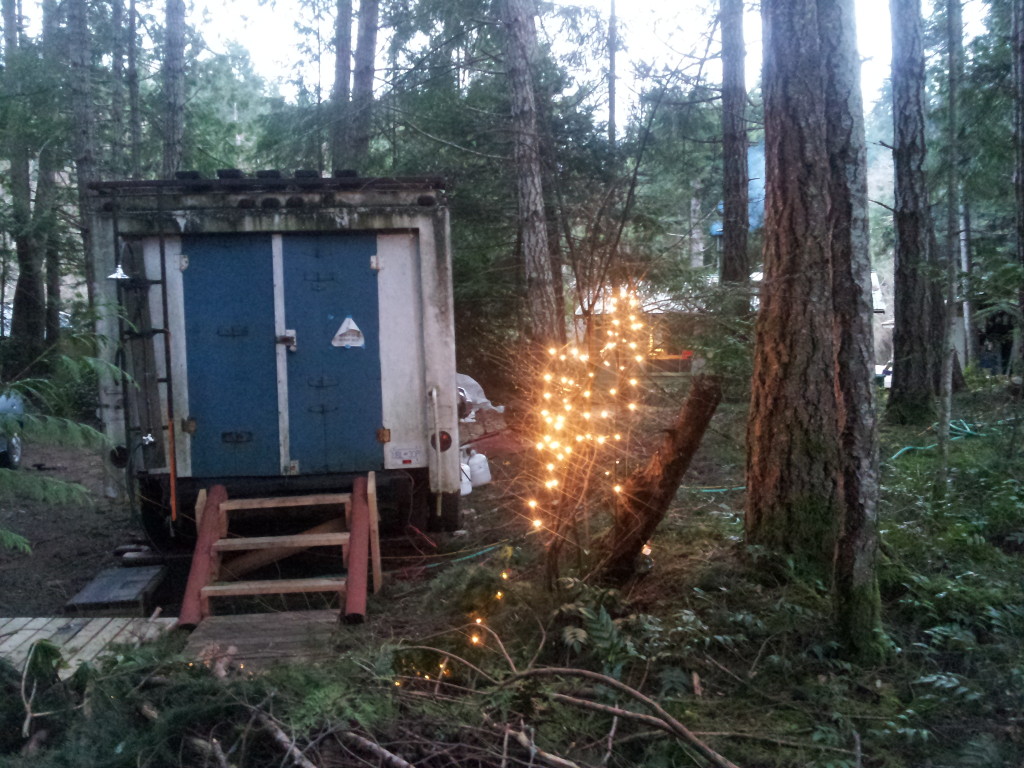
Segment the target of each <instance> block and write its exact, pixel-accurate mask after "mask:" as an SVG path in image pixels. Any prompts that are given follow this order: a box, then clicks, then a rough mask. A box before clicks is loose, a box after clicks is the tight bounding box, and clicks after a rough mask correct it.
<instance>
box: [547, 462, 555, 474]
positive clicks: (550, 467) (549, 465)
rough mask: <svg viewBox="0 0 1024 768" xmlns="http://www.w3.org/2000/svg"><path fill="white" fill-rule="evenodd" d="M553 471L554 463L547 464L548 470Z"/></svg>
mask: <svg viewBox="0 0 1024 768" xmlns="http://www.w3.org/2000/svg"><path fill="white" fill-rule="evenodd" d="M554 471H555V465H554V464H548V472H554Z"/></svg>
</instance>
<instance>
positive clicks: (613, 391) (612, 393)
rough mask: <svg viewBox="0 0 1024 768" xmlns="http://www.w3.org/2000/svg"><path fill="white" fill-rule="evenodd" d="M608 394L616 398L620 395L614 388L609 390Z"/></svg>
mask: <svg viewBox="0 0 1024 768" xmlns="http://www.w3.org/2000/svg"><path fill="white" fill-rule="evenodd" d="M608 394H609V395H612V396H613V397H614V396H615V395H617V394H619V390H617V389H616V388H615V387H612V388H611V389H609V390H608Z"/></svg>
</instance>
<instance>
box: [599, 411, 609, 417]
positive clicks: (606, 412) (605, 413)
mask: <svg viewBox="0 0 1024 768" xmlns="http://www.w3.org/2000/svg"><path fill="white" fill-rule="evenodd" d="M610 415H611V414H609V413H608V411H601V418H602V419H607V418H608V417H609V416H610Z"/></svg>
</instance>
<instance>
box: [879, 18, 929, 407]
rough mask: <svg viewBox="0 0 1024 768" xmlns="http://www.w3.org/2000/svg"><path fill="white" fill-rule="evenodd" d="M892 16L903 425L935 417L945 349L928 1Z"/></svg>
mask: <svg viewBox="0 0 1024 768" xmlns="http://www.w3.org/2000/svg"><path fill="white" fill-rule="evenodd" d="M889 9H890V12H891V15H892V98H893V168H894V179H895V198H896V199H895V212H894V215H893V219H894V224H895V228H896V247H895V259H896V268H895V297H894V309H893V319H894V327H893V340H892V344H893V371H892V389H891V390H890V391H889V402H888V405H887V406H886V418H887V419H888V420H890V421H892V422H893V423H897V424H924V423H930V422H931V420H932V419H934V417H935V402H934V395H935V392H936V385H937V383H938V381H939V376H938V348H937V347H936V345H935V344H934V339H935V332H936V330H939V332H941V330H940V329H935V328H933V325H934V320H935V306H934V302H935V301H936V300H937V297H936V296H935V291H934V290H933V284H934V283H935V279H934V276H933V272H934V270H932V268H931V267H932V263H933V262H934V261H935V256H936V254H935V252H934V251H935V235H934V230H933V227H932V221H931V214H930V210H929V196H928V187H927V185H926V183H925V159H926V153H927V148H926V145H925V108H924V88H925V66H924V64H925V62H924V47H923V43H922V21H921V0H890V2H889Z"/></svg>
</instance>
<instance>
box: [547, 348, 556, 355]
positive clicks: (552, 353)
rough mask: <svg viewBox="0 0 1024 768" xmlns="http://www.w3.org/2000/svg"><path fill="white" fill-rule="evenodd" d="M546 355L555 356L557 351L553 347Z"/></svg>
mask: <svg viewBox="0 0 1024 768" xmlns="http://www.w3.org/2000/svg"><path fill="white" fill-rule="evenodd" d="M548 354H549V355H557V354H558V350H557V349H555V348H554V347H551V349H549V350H548Z"/></svg>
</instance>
